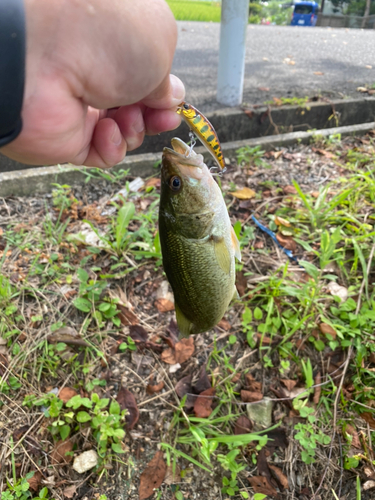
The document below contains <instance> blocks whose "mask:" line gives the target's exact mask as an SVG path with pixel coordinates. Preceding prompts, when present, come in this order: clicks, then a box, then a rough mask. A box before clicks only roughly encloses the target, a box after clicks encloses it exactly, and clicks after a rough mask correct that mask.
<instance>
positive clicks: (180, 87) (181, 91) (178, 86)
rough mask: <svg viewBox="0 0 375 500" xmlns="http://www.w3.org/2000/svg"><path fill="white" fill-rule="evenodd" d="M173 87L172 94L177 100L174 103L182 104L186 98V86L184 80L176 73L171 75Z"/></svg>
mask: <svg viewBox="0 0 375 500" xmlns="http://www.w3.org/2000/svg"><path fill="white" fill-rule="evenodd" d="M169 79H170V82H171V87H172V96H173V98H174V99H175V100H176V103H174V104H176V105H177V104H180V103H181V102H182V101H183V100H184V99H185V87H184V84H183V83H182V81H181V80H180V79H179V78H177V76H175V75H169Z"/></svg>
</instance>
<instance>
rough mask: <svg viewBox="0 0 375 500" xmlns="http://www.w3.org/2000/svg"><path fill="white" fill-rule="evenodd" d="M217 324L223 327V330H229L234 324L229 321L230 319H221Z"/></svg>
mask: <svg viewBox="0 0 375 500" xmlns="http://www.w3.org/2000/svg"><path fill="white" fill-rule="evenodd" d="M217 326H219V327H220V328H222V329H223V330H225V331H226V332H227V331H228V330H230V329H231V327H232V325H231V324H230V323H229V321H227V320H226V319H224V318H223V319H221V320H220V321H219V323H218V324H217Z"/></svg>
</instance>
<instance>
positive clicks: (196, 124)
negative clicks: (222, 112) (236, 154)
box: [177, 102, 226, 172]
mask: <svg viewBox="0 0 375 500" xmlns="http://www.w3.org/2000/svg"><path fill="white" fill-rule="evenodd" d="M177 113H178V114H179V115H181V116H182V118H183V119H184V120H185V122H186V123H187V125H188V126H189V128H190V130H191V131H192V132H193V134H194V135H196V136H197V137H198V139H199V140H200V141H201V143H202V144H203V146H204V147H205V148H206V149H207V151H208V152H209V153H211V155H212V156H213V157H214V159H215V160H216V162H217V164H218V165H219V167H220V170H221V172H224V171H225V170H226V167H225V162H224V156H223V151H222V149H221V145H220V141H219V138H218V136H217V133H216V132H215V129H214V128H213V126H212V125H211V123H210V122H209V121H208V120H207V118H206V117H205V116H204V115H202V113H201V112H200V111H198V110H197V109H196V108H194V106H192V105H191V104H187V103H186V102H182V103H181V104H180V105H179V106H178V108H177ZM193 147H194V144H193V146H192V148H193ZM192 148H191V149H192Z"/></svg>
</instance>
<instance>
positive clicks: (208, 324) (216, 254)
mask: <svg viewBox="0 0 375 500" xmlns="http://www.w3.org/2000/svg"><path fill="white" fill-rule="evenodd" d="M171 142H172V148H173V149H170V148H167V147H165V148H164V150H163V156H162V166H161V193H160V208H159V237H160V245H161V251H162V257H163V267H164V271H165V274H166V275H167V278H168V281H169V283H170V285H171V287H172V291H173V294H174V301H175V312H176V319H177V325H178V329H179V331H180V337H187V336H189V335H193V334H196V333H203V332H206V331H208V330H210V329H211V328H213V327H214V326H215V325H216V324H217V323H218V322H219V321H220V320H221V318H222V317H223V316H224V314H225V312H226V310H227V308H228V306H229V303H230V302H231V300H232V299H233V298H237V297H238V293H237V289H236V286H235V276H236V273H235V258H237V259H238V260H239V261H240V260H241V251H240V244H239V241H238V239H237V236H236V234H235V232H234V229H233V227H232V225H231V221H230V219H229V214H228V210H227V207H226V205H225V201H224V198H223V195H222V193H221V190H220V188H219V186H218V184H217V183H216V181H215V179H214V178H213V176H212V174H211V172H210V170H209V169H208V167H207V165H206V164H205V163H204V160H203V156H202V155H200V154H197V153H195V152H194V151H191V152H190V155H189V156H187V153H188V152H189V149H190V148H189V146H188V145H187V144H185V143H184V142H183V141H182V140H181V139H178V138H174V139H172V141H171Z"/></svg>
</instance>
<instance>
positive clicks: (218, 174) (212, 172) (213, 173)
mask: <svg viewBox="0 0 375 500" xmlns="http://www.w3.org/2000/svg"><path fill="white" fill-rule="evenodd" d="M218 168H219V167H211V168H210V174H212V175H217V176H218V177H223V174H225V172H226V171H227V167H224V168H223V170H220V171H219V172H214V170H217V169H218Z"/></svg>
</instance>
